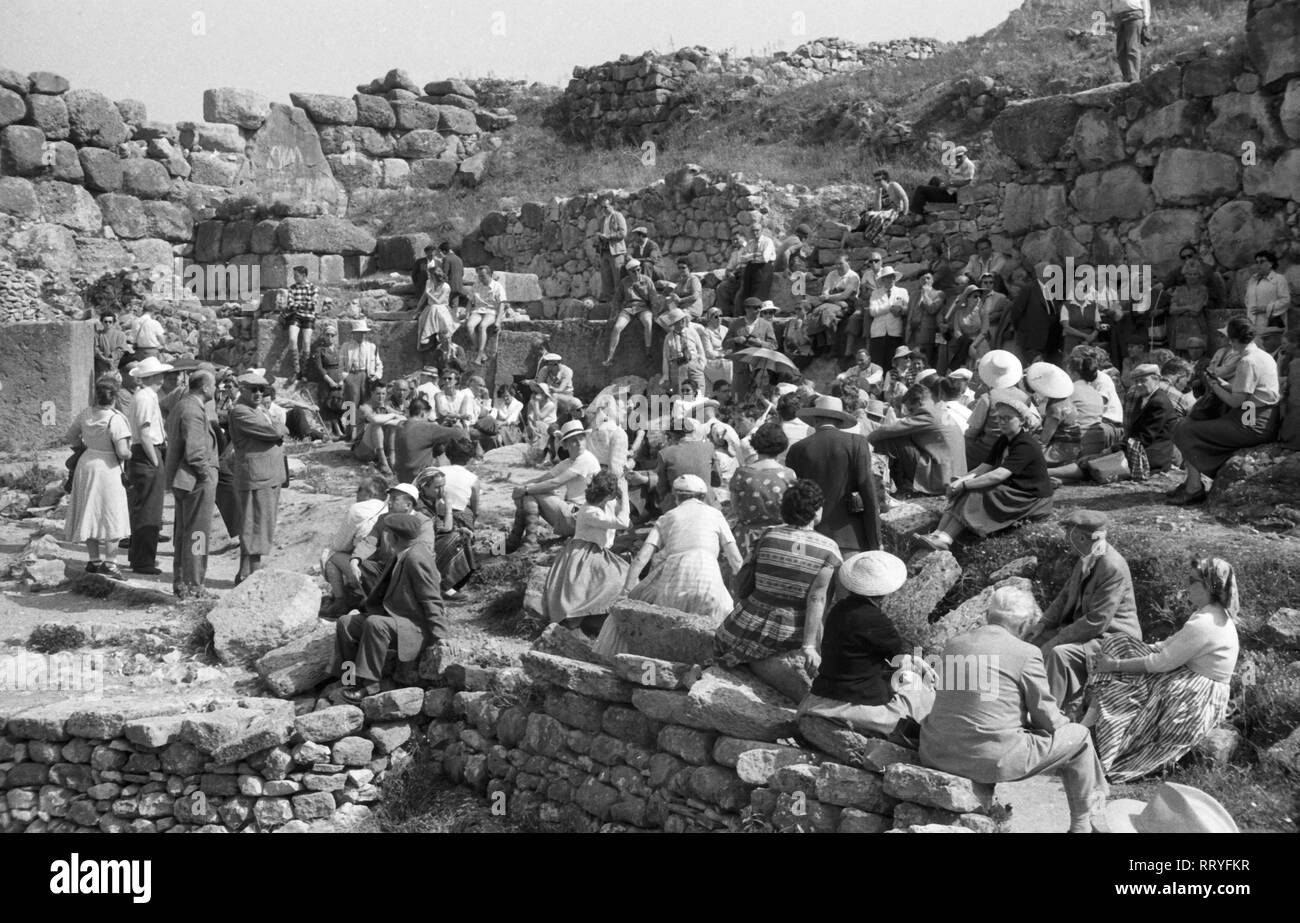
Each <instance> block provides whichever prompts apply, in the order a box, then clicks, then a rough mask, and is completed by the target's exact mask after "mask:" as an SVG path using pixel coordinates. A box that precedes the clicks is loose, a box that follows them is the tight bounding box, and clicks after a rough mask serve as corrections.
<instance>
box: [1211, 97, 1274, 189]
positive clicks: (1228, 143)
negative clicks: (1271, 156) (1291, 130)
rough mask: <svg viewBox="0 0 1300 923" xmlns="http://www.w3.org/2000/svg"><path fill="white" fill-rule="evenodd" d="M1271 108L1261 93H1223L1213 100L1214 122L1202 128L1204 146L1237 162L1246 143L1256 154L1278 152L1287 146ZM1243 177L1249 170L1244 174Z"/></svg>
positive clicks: (1269, 101)
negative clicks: (1205, 143)
mask: <svg viewBox="0 0 1300 923" xmlns="http://www.w3.org/2000/svg"><path fill="white" fill-rule="evenodd" d="M1272 107H1273V104H1272V101H1271V100H1270V98H1269V97H1268V96H1266V95H1265V94H1263V93H1226V94H1224V95H1223V96H1220V97H1217V98H1216V99H1215V100H1214V115H1215V118H1214V121H1213V122H1211V123H1210V124H1209V125H1207V126H1206V128H1205V140H1206V142H1208V146H1209V147H1211V148H1213V149H1214V150H1217V151H1222V152H1223V153H1224V154H1227V155H1228V156H1230V157H1232V158H1234V159H1237V160H1240V159H1241V157H1242V155H1243V153H1244V149H1245V144H1246V142H1249V143H1250V144H1252V145H1254V146H1255V148H1256V149H1257V150H1256V155H1257V156H1258V153H1259V152H1260V151H1263V152H1266V153H1268V152H1273V151H1280V150H1282V149H1284V148H1286V147H1288V146H1289V145H1288V144H1287V140H1286V136H1285V135H1284V133H1283V131H1282V125H1281V123H1280V122H1279V121H1278V119H1277V116H1276V115H1274V113H1273V108H1272ZM1246 172H1247V173H1249V172H1250V169H1247V170H1246Z"/></svg>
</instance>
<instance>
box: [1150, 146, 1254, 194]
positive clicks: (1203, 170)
mask: <svg viewBox="0 0 1300 923" xmlns="http://www.w3.org/2000/svg"><path fill="white" fill-rule="evenodd" d="M1239 184H1240V172H1239V169H1238V163H1237V161H1236V160H1235V159H1234V158H1232V157H1229V156H1228V155H1227V154H1217V153H1213V152H1210V151H1197V150H1192V149H1191V148H1170V149H1169V150H1166V151H1164V152H1163V153H1162V154H1161V155H1160V159H1159V160H1158V161H1156V169H1155V175H1154V176H1153V178H1152V181H1151V190H1152V192H1154V193H1155V197H1156V201H1157V202H1159V203H1161V204H1163V205H1195V204H1197V203H1201V202H1212V201H1214V200H1215V199H1217V198H1219V197H1220V196H1225V195H1231V194H1233V193H1235V192H1236V191H1237V190H1238V188H1240V186H1239Z"/></svg>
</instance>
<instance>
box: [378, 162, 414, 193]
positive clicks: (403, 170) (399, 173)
mask: <svg viewBox="0 0 1300 923" xmlns="http://www.w3.org/2000/svg"><path fill="white" fill-rule="evenodd" d="M380 171H381V172H380V177H379V185H380V188H382V189H402V188H404V187H406V186H409V185H410V184H411V165H410V164H409V163H407V162H406V161H405V160H402V159H400V158H398V157H385V158H384V159H383V160H382V161H381V162H380Z"/></svg>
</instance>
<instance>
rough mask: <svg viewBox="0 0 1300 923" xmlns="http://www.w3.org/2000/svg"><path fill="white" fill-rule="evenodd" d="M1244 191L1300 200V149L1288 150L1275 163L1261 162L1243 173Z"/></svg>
mask: <svg viewBox="0 0 1300 923" xmlns="http://www.w3.org/2000/svg"><path fill="white" fill-rule="evenodd" d="M1242 191H1243V192H1244V193H1245V194H1246V195H1248V196H1256V195H1265V196H1270V197H1272V198H1275V199H1290V200H1292V201H1296V202H1300V150H1291V151H1287V152H1286V153H1285V154H1283V155H1282V156H1281V157H1279V158H1278V159H1277V160H1276V161H1275V162H1273V163H1259V164H1257V165H1256V166H1255V167H1253V168H1252V169H1249V170H1247V171H1246V172H1245V173H1244V174H1243V175H1242Z"/></svg>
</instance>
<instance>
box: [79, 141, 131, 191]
mask: <svg viewBox="0 0 1300 923" xmlns="http://www.w3.org/2000/svg"><path fill="white" fill-rule="evenodd" d="M77 156H78V158H79V159H80V161H81V171H82V173H83V175H84V177H85V178H84V180H83V182H84V183H85V184H86V188H87V189H89V190H90V191H91V192H117V190H119V189H121V188H122V161H121V158H119V157H118V156H117V151H106V150H103V149H101V148H97V147H83V148H82V149H81V150H79V151H78V152H77Z"/></svg>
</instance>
